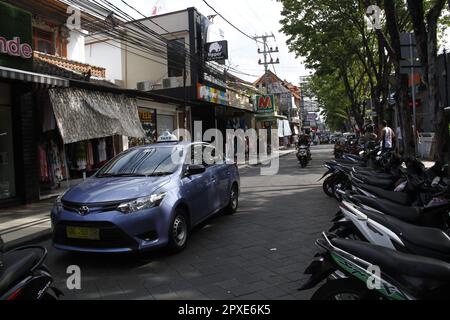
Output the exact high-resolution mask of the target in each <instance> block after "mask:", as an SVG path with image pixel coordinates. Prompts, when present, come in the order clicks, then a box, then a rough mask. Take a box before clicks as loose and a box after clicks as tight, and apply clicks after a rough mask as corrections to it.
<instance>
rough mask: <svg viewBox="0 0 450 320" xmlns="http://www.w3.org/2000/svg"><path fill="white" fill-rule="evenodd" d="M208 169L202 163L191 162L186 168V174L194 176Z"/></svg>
mask: <svg viewBox="0 0 450 320" xmlns="http://www.w3.org/2000/svg"><path fill="white" fill-rule="evenodd" d="M205 171H206V167H205V166H204V165H202V164H190V165H188V166H187V168H186V174H185V175H186V176H187V177H189V176H194V175H196V174H201V173H204V172H205Z"/></svg>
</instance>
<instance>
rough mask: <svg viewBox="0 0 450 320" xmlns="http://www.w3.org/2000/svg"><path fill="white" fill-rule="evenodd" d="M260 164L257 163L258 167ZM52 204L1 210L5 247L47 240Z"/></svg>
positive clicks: (285, 152)
mask: <svg viewBox="0 0 450 320" xmlns="http://www.w3.org/2000/svg"><path fill="white" fill-rule="evenodd" d="M293 152H295V149H285V150H280V151H279V156H280V157H283V156H286V155H289V154H291V153H293ZM276 156H277V155H276V154H274V155H272V156H270V157H269V158H268V160H267V161H270V160H271V159H273V158H274V157H276ZM260 164H261V163H260V162H259V164H258V165H260ZM250 167H252V166H251V165H248V164H243V165H239V169H241V170H242V169H246V168H250ZM63 191H64V190H63ZM57 195H58V194H55V196H57ZM53 203H54V198H50V199H47V200H44V201H41V202H38V203H33V204H30V205H25V206H19V207H15V208H8V209H1V210H0V236H1V237H2V239H3V241H4V242H5V244H6V247H7V248H9V249H11V248H15V247H18V246H22V245H25V244H29V243H33V242H38V241H40V240H44V239H48V238H49V237H50V236H51V221H50V211H51V209H52V207H53Z"/></svg>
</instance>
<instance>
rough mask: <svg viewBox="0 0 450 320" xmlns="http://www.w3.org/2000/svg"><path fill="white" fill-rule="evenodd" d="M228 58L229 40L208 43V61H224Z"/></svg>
mask: <svg viewBox="0 0 450 320" xmlns="http://www.w3.org/2000/svg"><path fill="white" fill-rule="evenodd" d="M227 59H228V41H225V40H223V41H216V42H209V43H206V61H223V60H227Z"/></svg>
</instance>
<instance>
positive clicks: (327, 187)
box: [323, 176, 335, 198]
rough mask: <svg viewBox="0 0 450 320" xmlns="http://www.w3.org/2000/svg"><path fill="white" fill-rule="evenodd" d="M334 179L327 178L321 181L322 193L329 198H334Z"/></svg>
mask: <svg viewBox="0 0 450 320" xmlns="http://www.w3.org/2000/svg"><path fill="white" fill-rule="evenodd" d="M334 180H335V179H334V177H333V176H329V177H328V178H326V179H325V180H324V181H323V192H325V194H326V195H327V196H329V197H330V198H333V197H334V182H335V181H334Z"/></svg>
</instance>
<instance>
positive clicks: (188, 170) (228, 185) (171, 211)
mask: <svg viewBox="0 0 450 320" xmlns="http://www.w3.org/2000/svg"><path fill="white" fill-rule="evenodd" d="M208 149H213V147H212V146H211V145H208V144H205V143H178V142H168V143H160V144H155V145H149V146H144V147H137V148H133V149H130V150H127V151H125V152H123V153H121V154H120V155H118V156H116V157H115V158H114V159H112V160H111V161H110V162H108V163H107V164H106V165H105V166H104V167H103V168H102V169H100V170H99V171H98V172H97V173H96V174H95V175H94V176H93V177H91V178H89V179H87V180H86V181H84V182H83V183H81V184H79V185H77V186H75V187H72V188H71V189H69V190H68V191H67V192H66V193H65V194H64V195H63V196H62V197H59V198H58V199H57V200H56V203H55V206H54V208H53V209H52V212H51V218H52V228H53V245H54V246H55V247H56V248H58V249H62V250H68V251H81V252H109V253H118V252H131V251H143V250H147V249H153V248H159V247H166V246H168V247H170V249H172V250H173V251H175V252H176V251H181V250H182V249H184V248H185V246H186V243H187V241H188V237H189V232H190V230H191V229H192V228H193V227H194V226H196V225H198V224H199V223H201V222H203V221H204V220H206V219H207V218H209V217H210V216H211V215H214V214H215V213H217V212H219V211H225V212H227V213H229V214H232V213H235V212H236V210H237V208H238V197H239V190H240V189H239V184H240V180H239V171H238V169H237V166H236V165H234V164H229V163H226V161H223V159H219V158H217V157H215V156H214V150H213V151H212V152H211V150H209V151H210V152H207V151H208ZM199 153H200V158H199V157H198V155H199ZM205 154H207V155H208V154H209V155H210V157H213V158H214V159H212V160H213V161H205V158H204V157H203V155H205ZM174 159H178V161H174ZM198 159H200V161H198ZM210 160H211V159H210Z"/></svg>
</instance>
